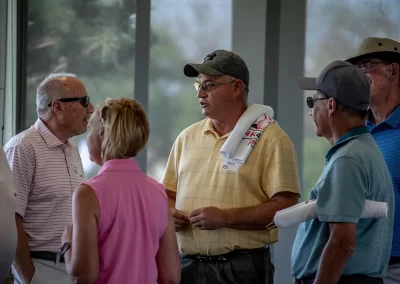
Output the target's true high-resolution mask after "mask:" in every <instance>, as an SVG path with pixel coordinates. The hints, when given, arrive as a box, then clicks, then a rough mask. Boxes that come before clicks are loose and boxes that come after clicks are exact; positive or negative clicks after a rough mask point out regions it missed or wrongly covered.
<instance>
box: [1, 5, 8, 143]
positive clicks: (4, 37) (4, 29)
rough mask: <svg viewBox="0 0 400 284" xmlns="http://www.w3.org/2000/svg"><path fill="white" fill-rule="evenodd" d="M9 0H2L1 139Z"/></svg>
mask: <svg viewBox="0 0 400 284" xmlns="http://www.w3.org/2000/svg"><path fill="white" fill-rule="evenodd" d="M7 2H8V1H7V0H0V127H1V131H0V141H3V131H4V115H3V114H4V102H5V99H4V95H5V88H6V72H5V71H6V49H7Z"/></svg>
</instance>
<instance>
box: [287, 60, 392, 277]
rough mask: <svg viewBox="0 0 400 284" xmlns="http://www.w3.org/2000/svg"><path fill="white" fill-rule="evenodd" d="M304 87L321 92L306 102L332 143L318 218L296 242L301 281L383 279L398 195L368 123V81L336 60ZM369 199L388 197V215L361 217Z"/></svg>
mask: <svg viewBox="0 0 400 284" xmlns="http://www.w3.org/2000/svg"><path fill="white" fill-rule="evenodd" d="M299 86H300V88H301V89H303V90H314V94H313V96H312V97H309V98H307V104H308V106H309V107H310V108H311V109H312V111H311V116H312V117H313V120H314V124H315V129H316V134H317V135H318V136H321V137H324V138H326V139H327V140H328V141H329V142H330V143H331V144H332V147H331V148H330V149H329V151H328V152H327V153H326V163H325V166H324V169H323V172H322V174H321V176H320V178H319V180H318V182H317V184H316V185H315V187H314V188H313V189H312V191H311V193H310V197H309V199H316V200H317V201H316V206H317V213H318V218H317V219H313V220H311V221H307V222H304V223H302V224H300V226H299V229H298V232H297V235H296V239H295V242H294V245H293V250H292V275H293V276H294V278H295V279H296V280H295V283H299V284H300V283H301V284H303V283H304V284H308V283H313V284H330V283H340V284H347V283H351V284H358V283H362V284H372V283H383V280H382V278H383V277H384V276H385V273H386V269H387V266H388V262H389V258H390V251H391V238H392V232H393V218H394V217H393V216H394V193H393V185H392V181H391V178H390V175H389V171H388V169H387V166H386V163H385V160H384V158H383V155H382V154H381V152H380V150H379V148H378V146H377V145H376V143H375V141H374V138H373V137H372V135H371V134H370V132H369V129H368V127H366V126H365V120H366V116H367V110H368V105H369V99H370V84H369V79H368V78H367V77H366V76H365V75H364V74H363V72H362V70H360V69H359V68H357V67H356V66H353V65H351V64H350V63H348V62H344V61H335V62H332V63H331V64H329V65H328V66H327V67H325V69H324V70H322V72H321V73H320V75H319V76H318V78H303V79H301V80H300V82H299ZM366 199H369V200H375V201H382V202H387V205H388V215H387V218H384V219H360V216H361V212H362V209H363V207H364V203H365V200H366Z"/></svg>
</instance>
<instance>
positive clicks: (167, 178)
mask: <svg viewBox="0 0 400 284" xmlns="http://www.w3.org/2000/svg"><path fill="white" fill-rule="evenodd" d="M180 152H181V139H180V137H178V138H177V139H176V140H175V142H174V145H173V146H172V149H171V152H170V154H169V157H168V162H167V166H166V168H165V171H164V175H163V177H162V179H161V183H162V184H163V185H164V187H165V189H167V190H169V191H172V192H177V188H178V169H179V159H180Z"/></svg>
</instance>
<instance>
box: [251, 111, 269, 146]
mask: <svg viewBox="0 0 400 284" xmlns="http://www.w3.org/2000/svg"><path fill="white" fill-rule="evenodd" d="M274 122H275V120H274V119H272V118H270V117H269V116H268V115H266V114H264V117H263V118H262V119H260V118H259V119H257V120H256V121H255V122H254V123H253V124H252V125H251V127H250V129H249V130H248V131H247V132H246V135H245V136H244V137H243V139H246V140H249V142H248V144H247V145H250V146H251V148H254V146H255V145H256V143H257V141H258V139H259V138H260V136H261V134H263V132H264V129H265V128H266V127H267V126H268V125H270V124H271V123H274Z"/></svg>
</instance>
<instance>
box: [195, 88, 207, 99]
mask: <svg viewBox="0 0 400 284" xmlns="http://www.w3.org/2000/svg"><path fill="white" fill-rule="evenodd" d="M206 96H207V93H206V91H204V90H203V88H200V89H199V90H198V92H197V98H199V99H200V98H204V97H206Z"/></svg>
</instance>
